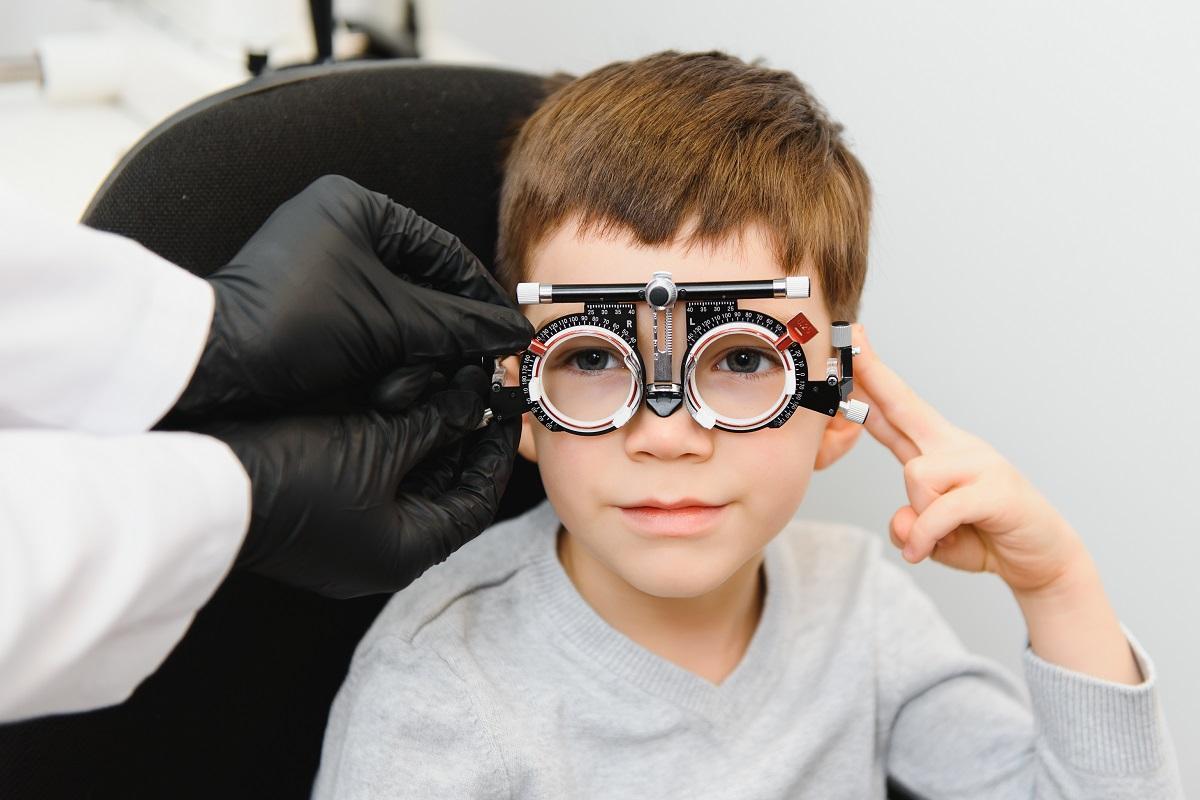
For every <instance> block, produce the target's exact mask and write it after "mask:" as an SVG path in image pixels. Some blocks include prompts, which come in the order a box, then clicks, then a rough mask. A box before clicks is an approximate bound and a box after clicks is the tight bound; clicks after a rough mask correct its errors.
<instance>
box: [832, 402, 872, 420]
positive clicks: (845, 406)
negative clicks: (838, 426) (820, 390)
mask: <svg viewBox="0 0 1200 800" xmlns="http://www.w3.org/2000/svg"><path fill="white" fill-rule="evenodd" d="M838 406H839V407H840V408H841V409H842V416H844V417H845V418H846V419H848V420H849V421H850V422H854V423H857V424H859V425H862V424H863V423H865V422H866V421H867V414H868V413H870V411H871V407H870V406H868V405H867V404H866V403H864V402H863V401H861V400H844V401H842V402H840V403H838Z"/></svg>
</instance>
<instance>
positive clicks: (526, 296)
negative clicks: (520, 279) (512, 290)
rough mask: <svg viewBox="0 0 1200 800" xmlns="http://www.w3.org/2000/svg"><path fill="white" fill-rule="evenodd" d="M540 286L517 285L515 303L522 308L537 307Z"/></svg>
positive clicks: (533, 284) (531, 284)
mask: <svg viewBox="0 0 1200 800" xmlns="http://www.w3.org/2000/svg"><path fill="white" fill-rule="evenodd" d="M539 288H540V285H539V284H536V283H518V284H517V303H518V304H520V305H523V306H534V305H537V304H538V302H539V300H538V297H539Z"/></svg>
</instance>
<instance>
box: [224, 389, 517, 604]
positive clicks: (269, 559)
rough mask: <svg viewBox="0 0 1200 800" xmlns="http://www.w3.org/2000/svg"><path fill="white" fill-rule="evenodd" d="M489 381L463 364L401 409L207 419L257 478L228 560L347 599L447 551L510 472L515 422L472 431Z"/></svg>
mask: <svg viewBox="0 0 1200 800" xmlns="http://www.w3.org/2000/svg"><path fill="white" fill-rule="evenodd" d="M487 382H488V376H487V375H486V374H484V372H483V370H481V369H479V368H477V367H466V368H463V369H462V370H460V371H459V372H458V373H457V374H456V375H455V376H454V378H453V379H452V381H451V382H450V388H448V389H446V390H445V391H441V392H438V393H436V394H434V395H433V396H432V397H430V398H429V399H428V401H426V402H422V403H419V404H417V405H414V406H413V407H411V408H409V409H408V410H407V411H405V412H403V413H400V414H392V413H378V412H365V413H358V414H346V415H342V416H280V417H277V418H274V419H269V420H259V421H253V422H216V423H209V424H207V425H205V426H203V427H202V428H201V431H202V432H203V433H207V434H209V435H212V436H216V437H217V438H218V439H221V440H222V441H224V442H225V443H226V444H228V445H229V447H230V448H231V449H232V450H233V452H234V453H235V454H236V455H237V457H238V459H240V460H241V462H242V465H243V466H244V467H245V469H246V472H247V473H248V474H249V475H250V482H251V485H252V487H253V488H252V490H251V491H252V493H253V497H252V502H251V521H250V529H249V532H248V533H247V534H246V540H245V544H244V545H243V546H242V549H241V552H240V553H239V554H238V557H237V560H236V562H235V566H237V567H241V568H244V569H248V570H250V571H253V572H257V573H260V574H262V575H266V576H268V577H272V578H276V579H278V580H280V581H283V582H285V583H289V584H292V585H294V586H299V587H302V588H306V589H311V590H313V591H317V592H320V593H321V594H324V595H328V596H331V597H343V598H344V597H356V596H359V595H365V594H375V593H379V592H395V591H398V590H400V589H402V588H404V587H405V586H407V585H408V584H409V583H411V582H412V581H413V580H414V579H415V578H417V577H418V576H419V575H421V573H423V572H424V571H425V570H426V569H428V568H429V567H431V566H433V565H434V564H437V563H439V562H441V561H443V560H445V558H446V557H447V556H449V555H450V554H451V553H452V552H454V551H455V550H457V549H458V548H459V547H461V546H462V545H464V544H466V543H467V542H468V541H470V540H471V539H473V538H474V537H475V536H476V535H477V534H478V533H479V532H480V531H482V530H483V529H484V528H486V527H487V526H488V525H489V524H490V523H491V521H492V519H493V518H494V517H495V515H496V509H497V507H498V504H499V502H500V497H501V495H503V493H504V489H505V487H506V486H507V485H508V479H509V476H510V475H511V474H512V465H513V460H514V458H515V457H516V447H517V439H518V438H519V436H520V426H519V424H515V423H505V424H498V423H493V424H491V425H489V426H487V428H485V429H483V430H481V431H479V432H477V433H471V431H472V430H473V429H474V428H475V426H476V425H477V424H478V423H479V419H480V417H481V415H482V413H483V409H484V402H483V396H484V395H485V394H486V387H487ZM464 434H467V438H466V439H463V440H462V441H461V444H458V443H456V442H458V440H459V439H460V437H462V436H463V435H464Z"/></svg>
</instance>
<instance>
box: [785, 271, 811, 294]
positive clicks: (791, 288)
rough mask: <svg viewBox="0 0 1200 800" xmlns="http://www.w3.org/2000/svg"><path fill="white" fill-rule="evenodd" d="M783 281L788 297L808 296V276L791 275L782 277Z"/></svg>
mask: <svg viewBox="0 0 1200 800" xmlns="http://www.w3.org/2000/svg"><path fill="white" fill-rule="evenodd" d="M783 281H784V288H785V290H786V294H785V296H786V297H788V298H789V299H795V298H800V297H808V295H809V292H810V287H809V280H808V278H803V277H797V276H792V277H787V278H784V279H783Z"/></svg>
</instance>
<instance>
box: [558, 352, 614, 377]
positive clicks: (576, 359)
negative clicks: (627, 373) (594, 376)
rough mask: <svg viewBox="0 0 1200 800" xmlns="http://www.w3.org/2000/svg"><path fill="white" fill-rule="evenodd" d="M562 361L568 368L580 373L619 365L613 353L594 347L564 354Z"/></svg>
mask: <svg viewBox="0 0 1200 800" xmlns="http://www.w3.org/2000/svg"><path fill="white" fill-rule="evenodd" d="M564 360H565V361H566V363H567V364H568V365H569V366H571V367H573V368H575V369H577V370H580V371H582V372H599V371H601V370H606V369H612V368H613V367H615V366H617V365H618V364H619V363H620V361H619V360H618V359H617V357H616V354H615V353H612V352H610V351H608V350H601V349H599V348H595V347H588V348H581V349H579V350H574V351H572V352H570V353H567V354H565V357H564Z"/></svg>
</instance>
